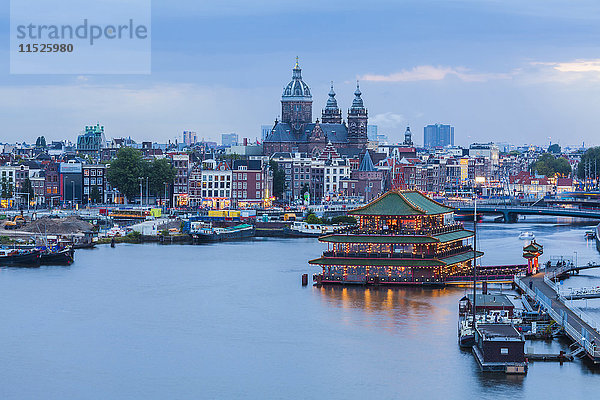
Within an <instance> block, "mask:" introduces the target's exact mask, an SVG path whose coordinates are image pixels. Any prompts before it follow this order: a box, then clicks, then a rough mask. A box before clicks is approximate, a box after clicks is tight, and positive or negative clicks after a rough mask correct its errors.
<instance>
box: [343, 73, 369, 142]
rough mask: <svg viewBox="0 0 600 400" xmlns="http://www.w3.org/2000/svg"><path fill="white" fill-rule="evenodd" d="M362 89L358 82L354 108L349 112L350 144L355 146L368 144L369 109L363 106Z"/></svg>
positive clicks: (353, 102) (353, 103)
mask: <svg viewBox="0 0 600 400" xmlns="http://www.w3.org/2000/svg"><path fill="white" fill-rule="evenodd" d="M361 94H362V93H361V91H360V87H359V86H358V81H357V82H356V91H355V92H354V100H353V101H352V107H350V110H348V142H349V143H351V144H354V145H359V146H361V145H362V146H364V145H366V144H367V141H368V139H367V120H368V117H367V109H366V108H365V106H364V105H363V100H362V98H361V97H360V96H361Z"/></svg>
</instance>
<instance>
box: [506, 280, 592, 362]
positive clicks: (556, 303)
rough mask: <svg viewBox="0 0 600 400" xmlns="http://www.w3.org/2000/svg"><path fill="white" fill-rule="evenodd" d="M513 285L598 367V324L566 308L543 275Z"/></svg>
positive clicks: (517, 281)
mask: <svg viewBox="0 0 600 400" xmlns="http://www.w3.org/2000/svg"><path fill="white" fill-rule="evenodd" d="M515 284H516V285H517V286H518V287H519V288H520V289H521V291H522V292H523V293H526V294H527V295H528V296H529V297H531V298H532V299H534V300H536V301H538V302H539V303H540V304H541V305H542V307H544V308H545V309H546V311H547V312H548V314H549V315H550V317H551V318H552V319H553V320H554V321H556V323H557V324H559V325H560V326H561V327H562V328H563V329H564V331H565V333H566V335H567V336H568V337H569V338H571V340H573V341H574V342H575V343H577V344H578V345H579V346H580V347H581V348H582V349H584V350H585V353H586V355H587V356H588V358H589V359H590V360H592V362H593V363H594V364H600V333H599V332H600V324H599V323H598V321H596V320H595V319H594V318H593V317H591V316H590V315H588V314H587V313H585V312H584V311H582V310H581V309H579V308H577V307H575V306H573V305H569V306H568V307H567V305H566V299H565V298H564V297H563V296H561V295H558V294H557V293H558V288H557V286H556V284H555V283H554V282H552V280H551V279H550V278H549V277H548V276H546V274H544V273H543V272H540V273H538V274H536V275H533V276H528V277H521V278H520V277H515Z"/></svg>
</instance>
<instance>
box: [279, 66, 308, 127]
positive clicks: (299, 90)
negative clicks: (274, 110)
mask: <svg viewBox="0 0 600 400" xmlns="http://www.w3.org/2000/svg"><path fill="white" fill-rule="evenodd" d="M281 122H284V123H288V124H290V126H291V127H292V129H293V130H294V131H296V132H299V131H300V130H301V128H302V125H303V124H308V123H311V122H312V95H311V94H310V88H309V87H308V85H307V84H306V83H304V82H303V81H302V69H300V65H299V64H298V57H296V65H295V66H294V69H293V70H292V80H291V82H290V83H288V85H287V86H286V87H285V89H283V95H282V96H281Z"/></svg>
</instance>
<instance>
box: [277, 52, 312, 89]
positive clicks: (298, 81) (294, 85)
mask: <svg viewBox="0 0 600 400" xmlns="http://www.w3.org/2000/svg"><path fill="white" fill-rule="evenodd" d="M281 97H282V100H311V99H312V95H311V94H310V88H309V87H308V85H307V84H306V83H304V81H303V80H302V69H301V68H300V66H299V65H298V57H296V66H295V67H294V69H293V73H292V80H291V82H290V83H288V84H287V86H286V87H285V89H283V95H282V96H281Z"/></svg>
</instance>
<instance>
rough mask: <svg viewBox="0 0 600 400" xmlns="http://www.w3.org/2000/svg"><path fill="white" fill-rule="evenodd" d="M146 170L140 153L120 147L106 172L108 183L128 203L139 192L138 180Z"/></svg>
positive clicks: (129, 148)
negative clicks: (117, 190) (121, 194)
mask: <svg viewBox="0 0 600 400" xmlns="http://www.w3.org/2000/svg"><path fill="white" fill-rule="evenodd" d="M146 171H147V169H146V167H145V162H144V160H143V159H142V153H141V152H140V151H138V150H136V149H132V148H131V147H122V148H121V149H119V151H118V152H117V156H116V157H115V158H114V159H113V160H112V161H111V163H110V168H109V169H108V172H107V177H108V181H109V182H110V184H111V185H112V186H114V187H116V188H117V189H119V191H120V192H121V193H123V195H125V197H127V200H128V201H130V200H131V199H133V198H134V197H135V196H136V194H138V193H139V190H140V182H139V178H141V177H144V172H146Z"/></svg>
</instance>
